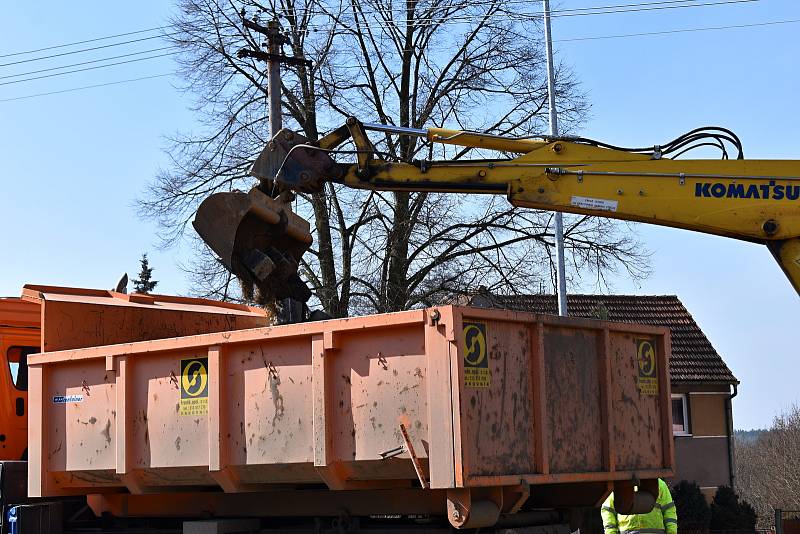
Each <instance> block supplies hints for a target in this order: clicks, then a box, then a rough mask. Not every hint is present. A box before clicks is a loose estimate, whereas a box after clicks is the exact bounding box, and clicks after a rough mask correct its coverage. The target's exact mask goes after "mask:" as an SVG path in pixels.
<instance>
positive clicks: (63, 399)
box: [53, 395, 83, 404]
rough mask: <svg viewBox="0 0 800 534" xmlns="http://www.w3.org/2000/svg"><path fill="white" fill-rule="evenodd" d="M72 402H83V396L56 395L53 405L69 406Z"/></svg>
mask: <svg viewBox="0 0 800 534" xmlns="http://www.w3.org/2000/svg"><path fill="white" fill-rule="evenodd" d="M70 402H83V395H56V396H54V397H53V404H69V403H70Z"/></svg>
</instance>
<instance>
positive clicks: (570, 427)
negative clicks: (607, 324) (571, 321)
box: [544, 325, 605, 473]
mask: <svg viewBox="0 0 800 534" xmlns="http://www.w3.org/2000/svg"><path fill="white" fill-rule="evenodd" d="M598 335H599V333H598V332H597V331H593V330H578V329H573V328H564V327H558V326H550V325H547V326H545V331H544V358H545V377H546V379H545V383H546V387H547V394H546V399H547V401H546V408H545V409H546V411H547V421H548V423H547V424H548V428H549V435H548V437H547V439H548V441H549V451H550V472H551V473H579V472H593V471H601V470H602V469H603V457H602V452H603V445H602V435H603V432H604V430H605V429H604V428H603V422H602V417H601V413H600V399H601V397H600V386H599V369H598V357H597V346H598V345H597V336H598Z"/></svg>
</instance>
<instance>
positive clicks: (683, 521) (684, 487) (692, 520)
mask: <svg viewBox="0 0 800 534" xmlns="http://www.w3.org/2000/svg"><path fill="white" fill-rule="evenodd" d="M672 500H673V501H675V506H676V508H677V509H678V532H680V531H688V530H693V531H696V530H700V531H705V530H707V529H708V527H709V525H710V524H711V508H709V506H708V503H707V502H706V498H705V497H704V496H703V492H702V491H700V486H698V485H697V484H696V483H694V482H689V481H687V480H681V481H680V482H678V483H677V484H676V485H675V486H674V487H673V488H672Z"/></svg>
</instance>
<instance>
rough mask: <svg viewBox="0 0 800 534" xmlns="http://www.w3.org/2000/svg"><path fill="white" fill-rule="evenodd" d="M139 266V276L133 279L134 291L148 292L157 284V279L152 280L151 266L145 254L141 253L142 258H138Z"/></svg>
mask: <svg viewBox="0 0 800 534" xmlns="http://www.w3.org/2000/svg"><path fill="white" fill-rule="evenodd" d="M139 263H140V265H141V268H140V270H139V278H138V279H136V280H134V281H133V292H134V293H144V294H148V293H150V292H151V291H152V290H153V289H155V287H156V286H157V285H158V280H153V279H152V278H153V268H152V267H150V262H149V261H148V260H147V254H142V259H141V260H139Z"/></svg>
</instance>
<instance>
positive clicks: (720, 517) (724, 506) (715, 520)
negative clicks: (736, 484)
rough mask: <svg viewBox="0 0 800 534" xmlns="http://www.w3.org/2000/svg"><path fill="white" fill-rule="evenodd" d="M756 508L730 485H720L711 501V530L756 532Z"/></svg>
mask: <svg viewBox="0 0 800 534" xmlns="http://www.w3.org/2000/svg"><path fill="white" fill-rule="evenodd" d="M757 519H758V517H757V516H756V512H755V510H753V507H752V506H750V504H749V503H748V502H747V501H740V500H739V496H738V495H737V494H736V492H735V491H733V489H732V488H730V487H728V486H720V487H719V489H718V490H717V493H716V495H714V501H713V502H712V503H711V530H739V531H747V532H755V528H756V520H757Z"/></svg>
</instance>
